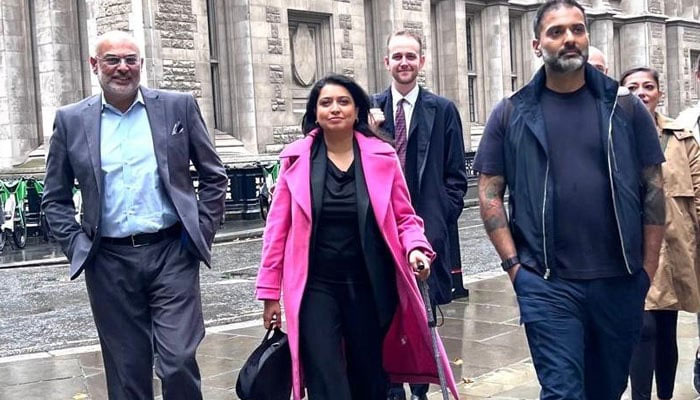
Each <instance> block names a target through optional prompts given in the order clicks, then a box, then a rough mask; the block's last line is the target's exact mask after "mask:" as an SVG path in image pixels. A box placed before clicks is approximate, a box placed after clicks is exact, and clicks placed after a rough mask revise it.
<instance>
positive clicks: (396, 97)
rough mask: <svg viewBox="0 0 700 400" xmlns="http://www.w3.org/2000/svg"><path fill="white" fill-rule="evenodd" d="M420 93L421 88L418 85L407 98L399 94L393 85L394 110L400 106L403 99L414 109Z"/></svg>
mask: <svg viewBox="0 0 700 400" xmlns="http://www.w3.org/2000/svg"><path fill="white" fill-rule="evenodd" d="M419 91H420V88H419V87H418V85H417V84H416V86H414V87H413V89H411V91H410V92H408V93H407V94H406V95H405V96H404V95H402V94H401V93H399V91H398V90H396V88H395V87H394V85H391V99H392V100H393V101H394V109H395V108H396V106H397V105H398V104H399V100H401V99H406V101H407V102H408V104H409V105H410V106H411V107H413V106H415V105H416V101H417V100H418V92H419Z"/></svg>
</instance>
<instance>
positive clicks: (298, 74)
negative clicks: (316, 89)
mask: <svg viewBox="0 0 700 400" xmlns="http://www.w3.org/2000/svg"><path fill="white" fill-rule="evenodd" d="M311 34H312V31H311V29H309V26H308V25H307V24H305V23H303V22H302V23H300V24H299V25H298V26H297V29H296V30H295V31H294V34H293V35H292V71H293V72H294V79H296V80H297V81H298V82H299V83H300V84H301V85H302V86H311V84H312V83H314V79H315V78H316V43H314V38H313V37H312V36H311Z"/></svg>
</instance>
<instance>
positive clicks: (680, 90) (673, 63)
mask: <svg viewBox="0 0 700 400" xmlns="http://www.w3.org/2000/svg"><path fill="white" fill-rule="evenodd" d="M683 31H684V28H683V26H681V25H680V24H679V23H669V24H668V25H667V26H666V57H667V62H668V74H667V75H666V76H667V77H668V82H667V85H666V86H667V87H666V111H667V113H668V115H670V116H671V115H672V116H677V115H678V113H679V112H681V110H683V108H684V107H683V103H684V101H683V100H685V99H684V97H685V95H688V94H690V90H689V89H690V85H689V84H688V83H689V82H688V81H687V80H686V79H684V78H685V77H684V76H683V75H684V74H683V73H682V71H683V70H684V69H685V65H684V64H685V58H686V57H685V54H684V53H685V51H684V49H683ZM690 64H691V65H690V70H691V71H692V69H693V65H692V62H691V63H690ZM691 75H692V74H691Z"/></svg>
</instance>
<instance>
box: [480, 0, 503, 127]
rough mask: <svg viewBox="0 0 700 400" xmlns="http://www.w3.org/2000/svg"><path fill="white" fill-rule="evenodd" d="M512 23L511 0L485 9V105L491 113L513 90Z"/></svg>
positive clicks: (482, 12)
mask: <svg viewBox="0 0 700 400" xmlns="http://www.w3.org/2000/svg"><path fill="white" fill-rule="evenodd" d="M509 24H510V18H509V15H508V4H507V2H498V4H496V5H490V6H488V7H485V8H484V9H483V10H482V11H481V29H482V32H483V40H482V43H483V52H482V60H483V62H484V99H485V102H484V105H485V107H486V113H487V115H488V114H489V113H490V112H491V110H492V109H493V107H494V106H495V105H496V103H497V102H498V101H499V100H501V99H502V98H503V96H504V95H505V94H506V92H508V91H510V35H509Z"/></svg>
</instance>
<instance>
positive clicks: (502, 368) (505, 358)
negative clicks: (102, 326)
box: [0, 272, 698, 400]
mask: <svg viewBox="0 0 700 400" xmlns="http://www.w3.org/2000/svg"><path fill="white" fill-rule="evenodd" d="M467 282H468V287H469V289H470V298H469V299H465V300H464V301H462V300H460V301H456V302H453V303H452V304H450V305H448V306H445V307H442V311H443V315H444V324H443V326H441V327H440V328H439V330H440V334H441V336H442V337H443V338H444V342H445V346H446V348H447V352H448V356H449V357H450V361H451V366H452V370H453V373H454V374H455V378H456V379H457V381H458V389H459V392H460V396H461V397H462V398H463V399H473V400H476V399H500V400H514V399H518V400H530V399H533V400H534V399H537V398H538V397H539V386H538V384H537V378H536V376H535V371H534V369H533V367H532V363H531V360H530V358H529V351H528V349H527V343H526V341H525V337H524V331H523V329H522V327H521V326H519V324H518V319H519V318H518V311H517V303H515V298H514V294H513V290H512V288H511V285H510V282H509V281H508V278H507V276H505V275H504V274H503V273H494V272H487V273H482V274H478V275H476V276H472V277H469V279H468V280H467ZM678 332H679V353H680V363H679V370H678V374H677V384H676V396H675V397H674V399H675V400H689V399H696V395H695V394H694V393H693V390H692V387H691V384H690V382H691V376H692V360H693V354H694V351H695V348H696V346H697V342H698V340H697V328H696V326H695V316H694V315H692V314H686V313H681V316H680V318H679V327H678ZM263 334H264V330H263V328H262V327H261V326H260V322H259V321H248V322H243V323H237V324H232V325H226V326H219V327H213V328H209V329H207V334H206V337H205V338H204V341H203V342H202V345H201V346H200V348H199V352H198V361H199V365H200V369H201V373H202V387H203V393H204V398H205V399H207V400H220V399H221V400H223V399H226V400H235V399H237V396H236V395H235V390H234V387H235V382H236V377H237V375H238V371H239V369H240V367H241V365H242V364H243V362H244V361H245V359H246V358H247V356H248V355H249V354H250V352H251V351H252V349H253V348H255V346H257V345H258V344H259V343H260V340H261V338H262V335H263ZM154 389H155V393H156V395H157V397H156V398H157V399H160V384H159V382H158V379H157V378H154ZM431 389H432V390H431V393H430V395H429V398H430V399H432V400H435V399H441V395H440V394H439V393H438V392H437V389H438V388H437V387H436V386H434V385H433V386H431ZM14 399H23V400H103V399H107V396H106V390H105V381H104V372H103V370H102V358H101V354H100V352H99V349H98V348H96V347H95V346H88V347H84V348H74V349H66V350H60V351H54V352H46V353H35V354H31V355H24V356H15V357H5V358H0V400H14ZM623 399H629V396H628V394H626V395H625V397H623Z"/></svg>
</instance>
